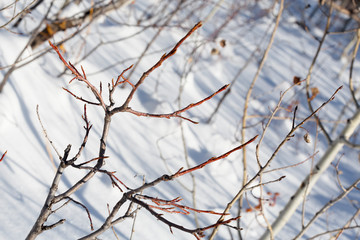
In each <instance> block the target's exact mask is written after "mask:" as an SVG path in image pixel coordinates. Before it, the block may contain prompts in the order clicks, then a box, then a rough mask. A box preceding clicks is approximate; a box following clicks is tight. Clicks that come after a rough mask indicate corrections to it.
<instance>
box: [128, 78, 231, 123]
mask: <svg viewBox="0 0 360 240" xmlns="http://www.w3.org/2000/svg"><path fill="white" fill-rule="evenodd" d="M228 86H229V84H227V85H224V86H223V87H222V88H220V89H219V90H217V91H216V92H215V93H213V94H211V95H210V96H208V97H207V98H204V99H203V100H200V101H198V102H196V103H191V104H189V105H188V106H186V107H184V108H182V109H180V110H177V111H175V112H173V113H168V114H152V113H143V112H139V111H136V110H133V109H131V108H130V107H128V108H127V109H126V110H125V112H129V113H132V114H135V115H136V116H142V117H153V118H167V119H170V118H172V117H178V118H182V119H184V120H187V121H190V122H191V123H194V124H197V123H198V122H195V121H193V120H191V119H189V118H185V117H183V116H181V115H180V114H181V113H183V112H185V111H187V110H189V109H191V108H193V107H196V106H199V105H200V104H202V103H204V102H206V101H208V100H210V99H211V98H213V97H214V96H215V95H217V94H218V93H220V92H222V91H224V90H225V89H226V88H227V87H228Z"/></svg>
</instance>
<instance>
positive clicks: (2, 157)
mask: <svg viewBox="0 0 360 240" xmlns="http://www.w3.org/2000/svg"><path fill="white" fill-rule="evenodd" d="M6 153H7V151H5V152H4V154H3V155H2V156H1V158H0V162H1V161H2V160H4V157H5V155H6Z"/></svg>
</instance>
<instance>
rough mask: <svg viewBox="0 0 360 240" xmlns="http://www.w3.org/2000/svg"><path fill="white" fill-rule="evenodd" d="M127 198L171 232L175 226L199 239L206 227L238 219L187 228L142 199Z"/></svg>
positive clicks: (209, 227)
mask: <svg viewBox="0 0 360 240" xmlns="http://www.w3.org/2000/svg"><path fill="white" fill-rule="evenodd" d="M129 200H130V201H132V202H134V203H136V204H139V205H140V206H142V207H143V208H145V209H146V210H147V211H149V212H150V213H151V214H152V215H154V216H155V217H156V218H157V219H158V220H160V221H161V222H163V223H165V224H166V225H168V226H169V228H170V231H171V232H172V230H171V229H172V228H176V229H179V230H181V231H183V232H187V233H190V234H193V235H194V236H195V237H196V238H197V239H200V237H203V236H204V234H203V232H204V231H205V230H208V229H211V228H214V227H217V226H220V225H224V224H228V223H230V222H232V221H235V220H237V219H239V218H240V217H235V218H231V219H228V220H225V221H219V222H217V223H215V224H212V225H210V226H207V227H203V228H196V229H189V228H186V227H184V226H181V225H179V224H176V223H173V222H171V221H169V220H167V219H166V218H164V217H163V215H162V214H159V213H157V212H155V211H154V210H153V209H152V208H151V207H150V206H149V205H148V204H147V203H145V202H143V201H140V200H139V199H137V198H136V197H134V196H131V197H129Z"/></svg>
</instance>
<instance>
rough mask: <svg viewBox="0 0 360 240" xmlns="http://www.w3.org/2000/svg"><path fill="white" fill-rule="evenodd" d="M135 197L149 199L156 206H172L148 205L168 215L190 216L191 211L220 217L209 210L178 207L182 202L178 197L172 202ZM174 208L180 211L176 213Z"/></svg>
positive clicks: (147, 197) (144, 196)
mask: <svg viewBox="0 0 360 240" xmlns="http://www.w3.org/2000/svg"><path fill="white" fill-rule="evenodd" d="M136 197H140V198H143V199H149V200H151V201H152V202H153V203H155V204H156V205H158V206H172V207H165V208H163V207H157V206H152V205H149V206H150V207H152V208H157V209H159V210H162V211H165V212H169V213H180V214H185V215H188V214H190V212H189V211H193V212H197V213H209V214H215V215H222V213H217V212H214V211H211V210H200V209H195V208H191V207H188V206H185V205H180V204H178V202H180V201H181V200H182V199H181V198H180V197H177V198H175V199H173V200H164V199H159V198H153V197H150V196H146V195H136ZM175 208H178V209H180V210H181V211H176V210H174V209H175Z"/></svg>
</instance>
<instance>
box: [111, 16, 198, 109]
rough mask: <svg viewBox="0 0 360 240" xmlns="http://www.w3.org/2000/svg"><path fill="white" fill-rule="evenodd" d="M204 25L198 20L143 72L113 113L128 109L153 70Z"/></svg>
mask: <svg viewBox="0 0 360 240" xmlns="http://www.w3.org/2000/svg"><path fill="white" fill-rule="evenodd" d="M201 26H202V22H198V23H197V24H196V25H195V26H194V27H193V28H192V29H190V31H189V32H188V33H187V34H186V35H185V36H184V37H183V38H182V39H181V40H180V41H179V42H178V43H177V44H176V45H175V46H174V47H173V49H172V50H171V51H170V52H169V53H167V54H164V55H163V56H162V57H161V58H160V59H159V61H158V62H157V63H155V64H154V65H153V66H152V67H151V68H149V69H148V70H147V71H146V72H144V73H143V75H142V76H141V77H140V79H139V80H138V81H137V83H136V84H135V85H134V87H133V89H132V90H131V92H130V93H129V95H128V97H127V99H126V100H125V102H124V104H123V105H122V106H121V107H117V108H115V109H113V111H112V114H115V113H117V112H121V111H124V109H127V108H128V106H129V103H130V101H131V99H132V98H133V96H134V94H135V92H136V90H137V89H138V87H139V86H140V85H141V84H142V83H143V82H144V81H145V79H146V78H147V77H148V76H149V74H150V73H151V72H153V71H154V70H155V69H157V68H158V67H160V66H161V64H162V63H163V62H164V61H165V60H166V59H168V58H169V57H171V56H172V55H174V54H175V53H176V51H177V49H178V48H179V47H180V45H181V44H182V43H183V42H184V41H185V40H186V39H187V38H188V37H189V36H190V35H191V34H193V33H194V32H195V31H196V30H197V29H198V28H200V27H201Z"/></svg>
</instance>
